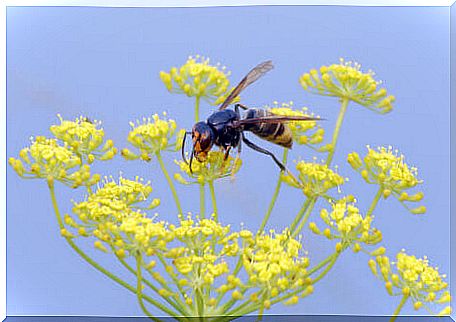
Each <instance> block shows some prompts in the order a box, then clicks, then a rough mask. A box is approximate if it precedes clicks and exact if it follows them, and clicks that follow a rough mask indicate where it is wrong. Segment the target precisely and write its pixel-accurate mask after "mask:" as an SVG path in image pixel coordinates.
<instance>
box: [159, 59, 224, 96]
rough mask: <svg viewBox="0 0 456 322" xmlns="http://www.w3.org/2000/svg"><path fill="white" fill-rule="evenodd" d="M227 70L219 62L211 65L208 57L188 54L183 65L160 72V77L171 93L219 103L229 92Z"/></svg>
mask: <svg viewBox="0 0 456 322" xmlns="http://www.w3.org/2000/svg"><path fill="white" fill-rule="evenodd" d="M229 75H230V73H229V72H226V68H225V67H220V65H219V64H217V65H215V66H212V65H210V64H209V58H205V57H202V56H200V55H196V56H195V57H192V56H190V57H189V58H188V59H187V61H186V62H185V64H184V65H182V66H181V67H179V68H176V67H173V68H171V70H170V72H169V73H166V72H164V71H161V72H160V78H161V80H162V82H163V83H164V84H165V86H166V88H167V89H168V91H169V92H171V93H183V94H185V95H187V96H189V97H201V98H203V99H205V100H206V101H208V102H209V103H210V104H212V105H218V104H221V103H222V102H223V101H224V100H225V98H226V97H227V96H228V94H229V85H230V81H229V80H228V76H229Z"/></svg>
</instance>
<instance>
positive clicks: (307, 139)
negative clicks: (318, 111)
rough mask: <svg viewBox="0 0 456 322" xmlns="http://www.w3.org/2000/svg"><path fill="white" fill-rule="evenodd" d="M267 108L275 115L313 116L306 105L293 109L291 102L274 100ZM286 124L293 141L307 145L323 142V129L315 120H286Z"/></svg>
mask: <svg viewBox="0 0 456 322" xmlns="http://www.w3.org/2000/svg"><path fill="white" fill-rule="evenodd" d="M266 108H268V109H269V110H270V111H271V112H272V113H274V114H276V115H284V116H312V117H313V116H314V115H313V113H310V112H309V110H308V108H307V107H303V108H301V109H294V108H293V102H289V103H282V104H279V103H278V102H274V103H273V105H272V106H271V107H266ZM287 126H288V127H289V128H290V130H291V133H292V135H293V142H296V143H298V144H305V145H308V146H312V145H316V144H319V143H321V142H323V136H324V133H325V130H324V129H323V128H321V127H320V126H319V125H318V124H317V122H316V121H306V122H293V121H291V122H287Z"/></svg>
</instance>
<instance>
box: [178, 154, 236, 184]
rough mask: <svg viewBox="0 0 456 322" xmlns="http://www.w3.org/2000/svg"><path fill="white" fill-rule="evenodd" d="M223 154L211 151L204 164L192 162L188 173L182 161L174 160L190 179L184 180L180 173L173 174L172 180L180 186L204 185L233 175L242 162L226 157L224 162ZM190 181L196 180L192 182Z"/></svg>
mask: <svg viewBox="0 0 456 322" xmlns="http://www.w3.org/2000/svg"><path fill="white" fill-rule="evenodd" d="M224 158H225V153H224V152H221V151H211V152H209V153H208V156H207V158H206V160H205V161H204V162H193V163H192V171H193V174H192V173H191V172H190V166H189V164H187V163H185V162H184V161H177V160H175V162H176V164H177V165H178V166H179V168H180V170H181V171H182V172H183V173H184V174H185V175H186V176H187V177H188V178H189V179H190V181H189V180H187V179H185V178H184V177H183V176H182V175H181V174H180V173H176V174H174V178H175V179H176V180H177V181H178V182H180V183H182V184H193V183H198V184H204V183H209V182H213V181H214V180H217V179H220V178H225V177H228V176H230V175H234V174H236V173H237V172H238V171H239V168H240V167H241V165H242V161H241V159H239V158H233V157H232V156H228V159H226V160H224ZM191 179H196V181H192V180H191Z"/></svg>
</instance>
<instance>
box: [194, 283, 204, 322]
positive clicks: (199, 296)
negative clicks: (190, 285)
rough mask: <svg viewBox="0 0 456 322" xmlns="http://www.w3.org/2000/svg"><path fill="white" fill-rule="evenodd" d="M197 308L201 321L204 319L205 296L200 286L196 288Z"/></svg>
mask: <svg viewBox="0 0 456 322" xmlns="http://www.w3.org/2000/svg"><path fill="white" fill-rule="evenodd" d="M195 298H196V310H197V312H198V314H197V315H198V317H199V320H200V321H204V297H203V292H202V291H201V289H200V288H197V289H195Z"/></svg>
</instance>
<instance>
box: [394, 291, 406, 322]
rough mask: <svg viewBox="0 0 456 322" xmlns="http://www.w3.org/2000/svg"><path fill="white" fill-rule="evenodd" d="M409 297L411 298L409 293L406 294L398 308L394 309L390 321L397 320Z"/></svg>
mask: <svg viewBox="0 0 456 322" xmlns="http://www.w3.org/2000/svg"><path fill="white" fill-rule="evenodd" d="M408 299H409V295H404V296H403V297H402V299H401V302H400V303H399V305H398V306H397V308H396V310H394V313H393V315H392V316H391V319H390V322H394V321H396V318H397V317H398V315H399V313H400V312H401V310H402V308H403V307H404V305H405V303H407V300H408Z"/></svg>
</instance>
